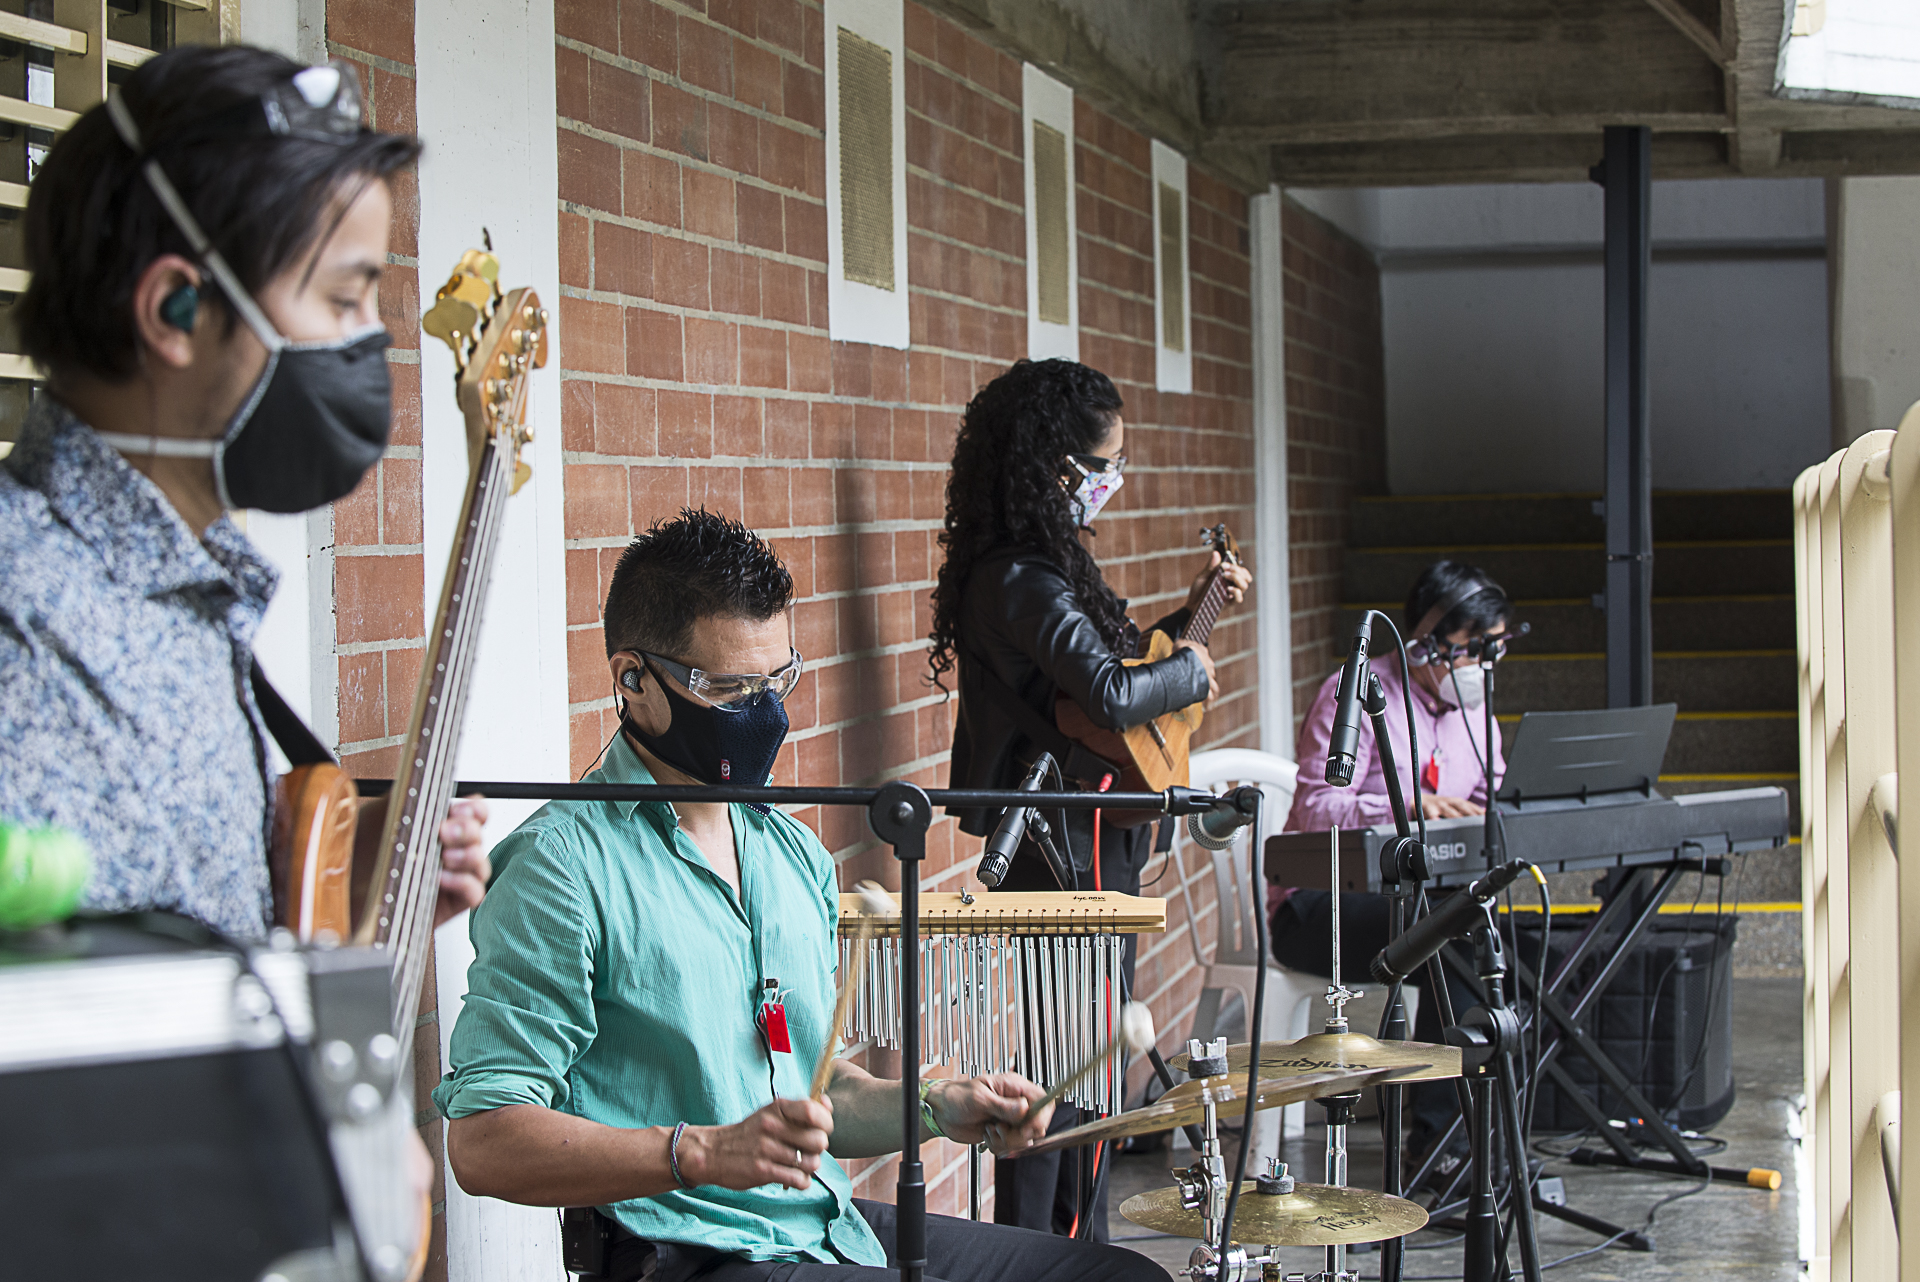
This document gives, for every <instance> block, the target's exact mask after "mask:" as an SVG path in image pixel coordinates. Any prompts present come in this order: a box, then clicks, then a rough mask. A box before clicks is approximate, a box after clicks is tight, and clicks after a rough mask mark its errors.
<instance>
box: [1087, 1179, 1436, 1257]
mask: <svg viewBox="0 0 1920 1282" xmlns="http://www.w3.org/2000/svg"><path fill="white" fill-rule="evenodd" d="M1120 1214H1122V1215H1124V1216H1126V1217H1127V1218H1128V1219H1129V1220H1132V1221H1133V1222H1134V1223H1135V1224H1138V1225H1139V1226H1140V1227H1141V1228H1145V1229H1152V1230H1154V1231H1155V1232H1157V1233H1171V1234H1173V1235H1174V1236H1175V1237H1191V1238H1197V1237H1199V1236H1201V1220H1200V1212H1199V1211H1198V1210H1188V1209H1187V1208H1186V1207H1184V1206H1182V1205H1180V1190H1179V1189H1177V1188H1174V1189H1155V1190H1154V1191H1153V1192H1151V1193H1141V1194H1138V1195H1136V1196H1134V1197H1130V1198H1128V1199H1127V1200H1126V1201H1125V1202H1123V1203H1122V1204H1121V1206H1120ZM1426 1223H1427V1213H1426V1211H1425V1210H1423V1209H1422V1208H1421V1207H1420V1205H1419V1204H1418V1203H1416V1202H1409V1201H1407V1199H1406V1198H1404V1197H1394V1196H1392V1195H1391V1194H1387V1193H1378V1192H1375V1191H1374V1190H1373V1189H1349V1188H1337V1187H1334V1186H1332V1185H1328V1184H1295V1185H1294V1186H1293V1192H1291V1193H1259V1192H1255V1185H1254V1182H1253V1181H1252V1180H1248V1181H1246V1182H1245V1183H1244V1184H1242V1185H1241V1186H1240V1202H1239V1205H1238V1206H1236V1207H1235V1208H1234V1212H1233V1236H1234V1240H1235V1241H1238V1242H1247V1243H1253V1244H1257V1245H1260V1246H1346V1245H1348V1244H1350V1243H1353V1242H1380V1241H1384V1240H1385V1239H1387V1238H1392V1237H1405V1236H1406V1235H1407V1234H1409V1233H1412V1232H1414V1231H1415V1230H1417V1229H1420V1228H1423V1227H1425V1226H1426Z"/></svg>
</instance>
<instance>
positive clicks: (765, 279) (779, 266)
mask: <svg viewBox="0 0 1920 1282" xmlns="http://www.w3.org/2000/svg"><path fill="white" fill-rule="evenodd" d="M760 314H761V315H763V316H765V317H766V318H767V319H768V320H777V321H785V322H787V323H788V324H789V325H804V324H806V323H807V272H806V269H805V268H804V267H800V266H798V265H797V264H794V263H781V262H775V261H773V260H772V259H767V260H765V261H763V262H762V263H761V265H760Z"/></svg>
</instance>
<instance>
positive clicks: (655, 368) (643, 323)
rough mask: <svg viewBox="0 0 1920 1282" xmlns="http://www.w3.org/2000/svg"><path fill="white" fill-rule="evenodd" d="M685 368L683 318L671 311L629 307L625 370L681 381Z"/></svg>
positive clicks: (644, 376)
mask: <svg viewBox="0 0 1920 1282" xmlns="http://www.w3.org/2000/svg"><path fill="white" fill-rule="evenodd" d="M684 369H685V367H684V365H683V363H682V361H681V355H680V318H679V317H678V316H675V315H672V314H671V313H668V312H655V311H649V310H648V309H646V308H644V307H629V308H628V309H627V364H626V371H625V372H626V373H629V374H638V375H640V376H641V377H642V378H663V379H671V380H673V381H675V382H678V381H679V380H680V378H681V377H682V376H683V373H684Z"/></svg>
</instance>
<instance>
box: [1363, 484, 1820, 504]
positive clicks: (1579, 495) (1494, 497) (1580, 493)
mask: <svg viewBox="0 0 1920 1282" xmlns="http://www.w3.org/2000/svg"><path fill="white" fill-rule="evenodd" d="M1729 494H1739V495H1745V496H1748V497H1752V496H1754V495H1761V494H1764V495H1769V496H1772V497H1775V498H1779V499H1781V500H1783V501H1784V500H1786V499H1789V498H1790V497H1791V496H1792V491H1790V490H1783V489H1781V488H1779V487H1778V486H1773V485H1756V486H1751V487H1749V488H1746V489H1735V490H1655V491H1654V492H1653V497H1655V498H1656V499H1664V498H1676V499H1684V498H1697V497H1712V498H1723V497H1725V496H1726V495H1729ZM1605 497H1606V495H1604V494H1602V493H1601V492H1600V491H1599V490H1573V491H1567V490H1552V491H1548V490H1525V491H1522V492H1520V493H1518V494H1369V495H1365V496H1362V497H1360V498H1356V499H1354V502H1355V503H1356V504H1360V503H1378V504H1381V505H1385V504H1389V503H1461V502H1470V503H1503V502H1506V501H1507V500H1509V499H1565V500H1567V501H1568V502H1570V503H1571V502H1575V501H1577V500H1581V499H1584V500H1586V501H1588V502H1592V501H1593V500H1595V499H1604V498H1605Z"/></svg>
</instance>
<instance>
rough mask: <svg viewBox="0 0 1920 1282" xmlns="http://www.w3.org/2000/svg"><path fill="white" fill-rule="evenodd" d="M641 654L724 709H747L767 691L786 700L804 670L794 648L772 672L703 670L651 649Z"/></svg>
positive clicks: (697, 695) (704, 699)
mask: <svg viewBox="0 0 1920 1282" xmlns="http://www.w3.org/2000/svg"><path fill="white" fill-rule="evenodd" d="M638 653H639V654H640V656H641V657H642V658H644V659H646V660H647V661H648V662H649V663H652V664H655V665H657V666H658V667H659V669H660V670H661V671H662V672H664V673H666V674H667V675H668V676H670V677H672V678H673V679H674V680H675V681H678V682H679V683H680V684H681V686H683V687H684V688H685V689H686V690H687V692H688V693H690V694H692V695H693V696H694V698H696V699H698V700H700V701H701V702H702V703H709V704H712V705H713V706H714V707H716V708H718V709H720V710H721V711H722V712H745V711H746V710H747V705H748V704H750V703H752V702H753V701H754V700H755V699H757V698H759V697H760V696H761V695H763V694H770V695H772V696H773V697H774V698H775V699H776V700H779V701H780V702H783V703H784V702H785V701H786V698H787V696H788V695H789V694H792V693H793V688H794V687H795V686H797V685H799V684H800V671H801V667H802V665H803V663H804V660H802V659H801V657H800V652H799V651H798V650H795V649H793V648H791V647H789V648H788V653H789V654H791V655H792V656H793V658H792V659H791V660H790V661H789V662H787V663H786V664H785V665H783V666H782V667H781V668H780V669H779V670H777V671H775V672H768V673H761V672H703V671H701V670H700V669H699V668H690V667H688V666H687V665H686V664H684V663H676V662H674V661H673V660H672V659H669V658H667V657H666V656H665V655H659V654H654V653H652V652H650V651H647V650H641V651H639V652H638Z"/></svg>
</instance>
